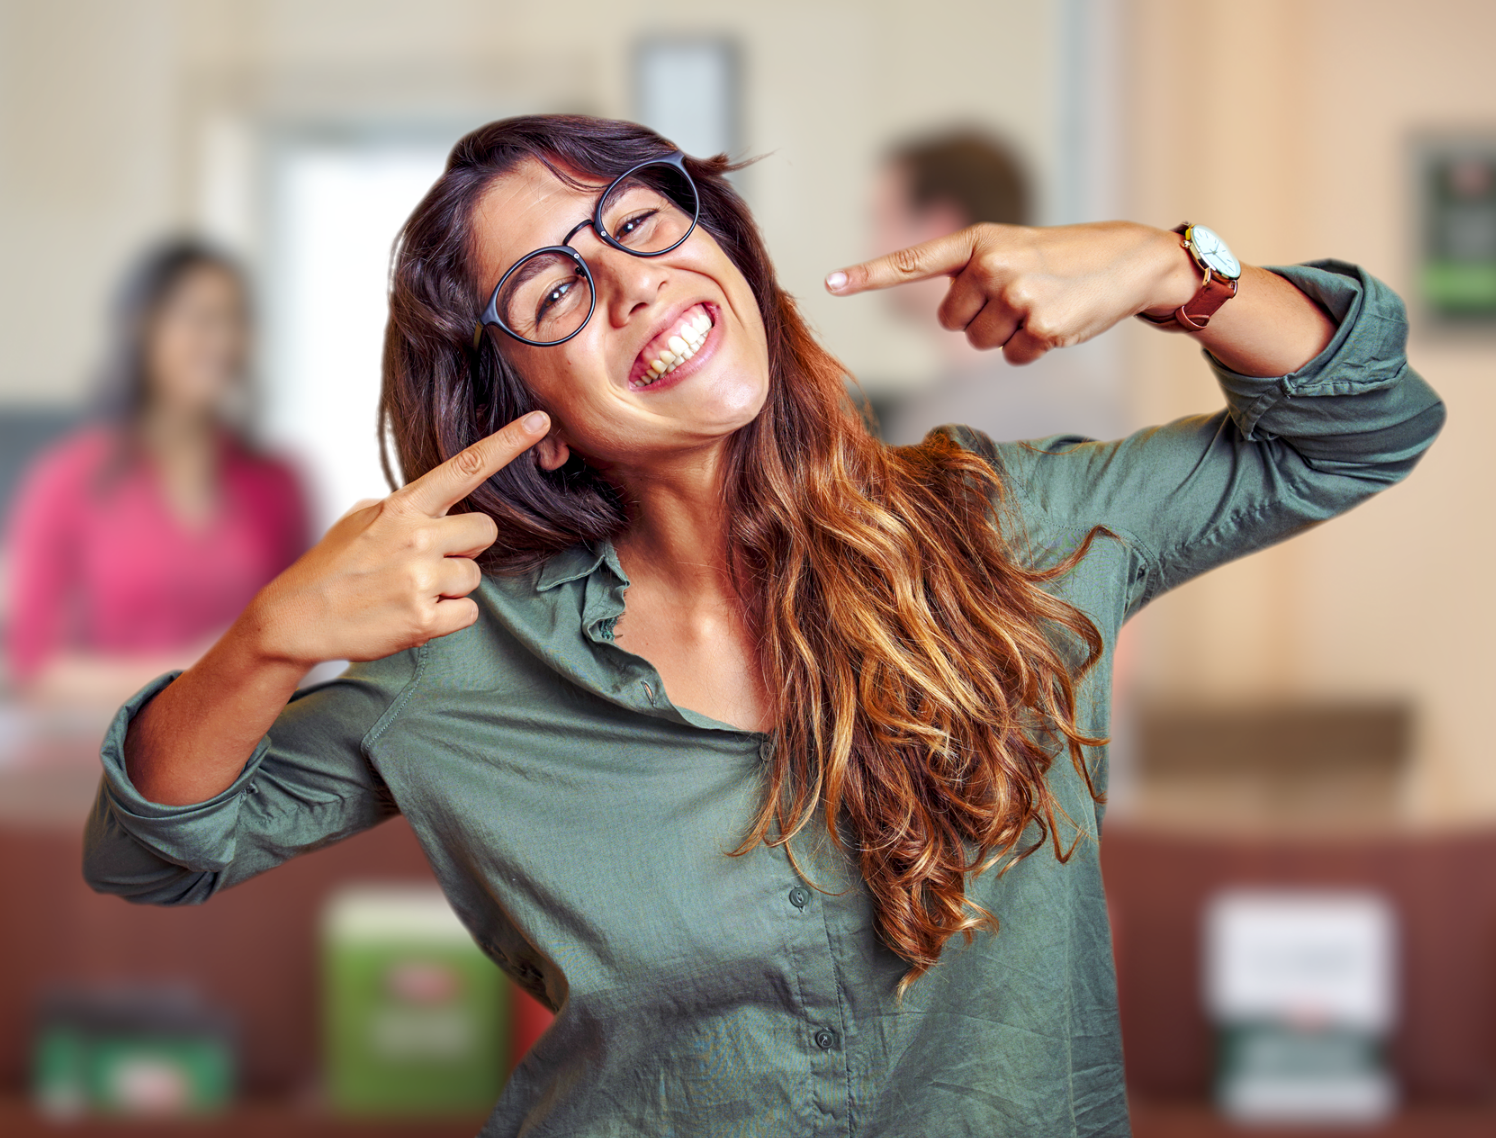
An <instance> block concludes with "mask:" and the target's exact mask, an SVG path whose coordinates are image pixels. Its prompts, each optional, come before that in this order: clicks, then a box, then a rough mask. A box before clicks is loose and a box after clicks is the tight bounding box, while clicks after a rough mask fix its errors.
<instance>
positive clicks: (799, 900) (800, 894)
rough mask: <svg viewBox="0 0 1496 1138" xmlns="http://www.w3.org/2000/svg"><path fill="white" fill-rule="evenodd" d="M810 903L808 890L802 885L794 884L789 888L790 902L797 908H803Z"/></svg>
mask: <svg viewBox="0 0 1496 1138" xmlns="http://www.w3.org/2000/svg"><path fill="white" fill-rule="evenodd" d="M809 903H810V890H809V889H807V888H805V887H804V886H803V885H796V886H795V887H794V888H793V889H791V890H790V904H791V905H793V906H795V908H797V909H803V908H805V906H806V905H808V904H809Z"/></svg>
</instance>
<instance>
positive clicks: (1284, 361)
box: [1146, 231, 1335, 377]
mask: <svg viewBox="0 0 1496 1138" xmlns="http://www.w3.org/2000/svg"><path fill="white" fill-rule="evenodd" d="M1157 256H1158V258H1159V262H1160V273H1159V279H1158V285H1157V288H1156V290H1155V291H1154V293H1153V297H1154V299H1155V303H1154V304H1153V305H1152V306H1150V307H1149V308H1148V309H1146V311H1147V313H1148V314H1149V315H1150V316H1164V315H1167V314H1168V313H1170V312H1172V311H1174V310H1175V309H1176V308H1178V307H1179V306H1180V305H1182V304H1185V303H1186V302H1188V301H1189V300H1190V298H1191V297H1193V296H1194V295H1195V293H1196V291H1198V289H1199V288H1200V277H1201V274H1200V270H1199V268H1197V267H1196V265H1195V263H1194V261H1193V260H1192V259H1191V258H1190V255H1189V254H1188V253H1187V252H1186V251H1185V250H1184V249H1183V248H1182V247H1181V245H1180V243H1179V235H1178V234H1176V233H1173V232H1172V231H1169V232H1163V233H1161V237H1160V244H1159V249H1158V252H1157ZM1166 327H1172V328H1174V329H1178V325H1171V326H1166ZM1190 335H1191V336H1193V337H1194V339H1196V340H1198V341H1199V342H1200V345H1201V346H1202V347H1204V348H1205V349H1206V350H1207V351H1208V352H1210V354H1211V355H1212V356H1214V357H1215V358H1216V359H1217V360H1219V361H1220V362H1221V363H1222V364H1223V365H1224V366H1225V367H1227V368H1229V369H1230V370H1232V371H1234V372H1237V373H1238V374H1240V375H1250V376H1263V377H1268V376H1276V375H1289V374H1291V373H1293V372H1296V371H1298V370H1299V369H1300V368H1302V367H1303V366H1304V365H1305V364H1307V363H1308V362H1309V361H1310V360H1312V359H1314V357H1315V356H1317V355H1319V354H1320V353H1321V352H1322V351H1324V350H1325V348H1326V347H1327V346H1328V345H1329V343H1330V341H1331V340H1332V339H1333V338H1334V336H1335V322H1334V321H1333V320H1331V319H1330V317H1329V316H1328V315H1327V314H1326V313H1325V311H1324V310H1323V309H1322V308H1320V307H1319V305H1317V304H1316V303H1314V301H1312V300H1310V299H1309V298H1308V297H1307V296H1305V295H1304V294H1303V293H1302V292H1300V291H1299V290H1298V289H1297V288H1295V287H1294V286H1293V285H1292V284H1290V283H1289V282H1288V281H1286V280H1284V279H1283V278H1282V277H1280V276H1278V275H1277V274H1276V273H1270V272H1268V271H1267V270H1266V269H1260V268H1257V267H1256V266H1255V265H1243V266H1242V275H1241V283H1240V285H1239V287H1238V289H1237V293H1236V295H1235V296H1234V297H1232V298H1231V299H1230V300H1228V301H1227V302H1226V303H1225V304H1224V305H1222V306H1221V307H1220V308H1219V309H1218V310H1217V311H1216V313H1215V315H1213V316H1212V317H1211V318H1210V323H1209V324H1208V325H1207V326H1206V327H1205V328H1203V329H1202V330H1200V331H1198V332H1191V333H1190Z"/></svg>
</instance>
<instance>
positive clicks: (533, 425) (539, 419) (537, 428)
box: [519, 411, 550, 435]
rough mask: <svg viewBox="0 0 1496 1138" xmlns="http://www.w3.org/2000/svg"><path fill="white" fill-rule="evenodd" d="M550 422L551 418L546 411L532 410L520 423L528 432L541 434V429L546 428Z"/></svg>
mask: <svg viewBox="0 0 1496 1138" xmlns="http://www.w3.org/2000/svg"><path fill="white" fill-rule="evenodd" d="M548 422H550V419H549V418H547V417H546V413H545V412H544V411H531V412H530V413H529V414H528V415H526V416H525V417H524V418H523V419H521V420H520V421H519V425H520V426H521V427H523V428H524V429H525V430H526V431H527V432H529V433H530V434H532V435H534V434H539V433H540V432H541V431H543V430H545V425H546V424H547V423H548Z"/></svg>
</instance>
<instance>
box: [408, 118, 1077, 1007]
mask: <svg viewBox="0 0 1496 1138" xmlns="http://www.w3.org/2000/svg"><path fill="white" fill-rule="evenodd" d="M672 149H673V148H672V147H671V146H670V144H669V143H667V142H666V141H665V140H664V139H662V138H660V137H659V136H658V135H656V134H654V133H653V132H651V131H649V130H646V129H645V128H643V127H640V126H636V125H634V124H632V123H623V122H610V121H605V120H599V119H591V118H582V117H574V116H560V115H546V116H527V117H522V118H514V119H506V120H503V121H501V122H496V123H491V124H489V125H488V126H486V127H483V128H481V129H479V130H477V131H474V132H473V133H472V134H470V135H468V136H467V137H466V138H464V139H462V140H461V141H460V142H458V144H457V146H456V147H455V148H454V149H453V151H452V155H451V158H450V159H449V161H448V164H447V169H446V172H445V173H444V174H443V175H442V177H441V178H440V179H439V180H438V181H437V183H436V185H435V186H434V187H433V188H432V189H431V191H430V192H429V193H428V194H427V196H426V197H425V199H424V200H423V201H422V202H421V204H420V205H419V206H418V207H417V208H416V211H415V213H414V214H412V216H411V218H410V220H409V221H408V222H407V223H406V225H405V228H404V230H403V231H402V233H401V237H400V241H399V245H398V249H397V253H396V257H395V267H394V273H393V280H392V288H391V297H390V322H389V327H388V331H387V334H386V341H385V362H384V389H383V393H382V396H381V402H380V418H381V437H384V436H386V435H388V437H389V438H391V439H392V440H393V442H394V445H395V450H396V453H397V455H398V458H399V463H400V468H401V471H402V472H403V474H404V475H405V477H406V478H415V477H418V476H419V475H421V474H423V473H424V472H425V471H427V470H429V469H431V468H432V467H433V466H435V465H436V464H437V463H439V462H441V461H443V460H445V459H446V458H448V457H449V456H451V455H453V454H455V453H456V452H457V451H459V450H461V449H463V448H464V447H466V446H468V445H469V444H471V443H473V442H476V441H477V440H478V439H480V438H483V437H484V436H486V435H488V434H490V433H492V432H493V431H495V430H497V429H498V428H499V427H501V426H503V425H504V424H505V423H507V422H509V421H511V420H513V419H515V418H517V417H519V416H520V415H523V414H524V413H525V412H527V411H530V410H534V409H535V408H536V407H537V406H538V404H537V403H536V401H535V399H534V397H533V396H532V395H531V394H530V392H529V389H528V388H527V387H526V386H525V384H524V382H523V380H522V378H521V377H520V376H519V375H518V374H517V373H516V372H515V371H514V369H513V368H512V367H511V366H510V365H509V364H508V362H507V361H506V360H505V359H504V357H503V354H502V351H501V343H500V342H499V340H498V339H497V338H496V336H495V335H492V334H491V335H489V336H486V337H485V338H484V339H483V341H482V344H481V346H480V347H479V349H478V350H477V351H476V352H475V351H473V349H472V348H471V341H472V331H473V326H474V323H475V321H476V318H477V314H478V312H479V311H481V309H482V306H483V304H484V303H485V301H486V300H487V295H488V289H489V288H491V287H492V282H487V281H484V280H481V279H479V277H478V274H477V271H476V264H477V260H476V257H475V256H474V250H473V248H472V240H473V238H472V236H471V233H472V225H471V217H472V213H473V210H474V208H475V206H476V204H477V201H478V199H479V198H480V197H481V196H482V194H483V192H484V191H485V190H486V189H487V187H488V186H489V184H490V183H491V182H492V181H493V179H494V178H496V177H498V176H499V175H501V174H503V173H504V172H505V171H507V170H510V169H512V168H513V167H514V166H515V165H516V164H517V163H519V162H522V161H524V160H526V159H535V160H539V161H541V162H543V163H545V164H546V165H547V166H548V167H550V168H551V169H552V170H553V171H555V172H556V173H557V174H558V176H561V177H563V178H567V179H568V180H571V179H575V178H576V177H577V176H578V175H582V176H585V177H587V178H589V179H598V180H603V179H607V178H611V177H613V176H616V175H617V174H619V173H621V172H623V171H624V170H626V169H628V168H629V167H631V166H634V165H636V164H638V163H639V162H641V161H645V160H647V159H650V158H655V157H661V156H663V155H665V154H668V153H670V152H671V150H672ZM687 167H688V169H689V170H690V173H691V176H692V178H693V179H695V181H696V184H697V189H698V192H699V195H700V198H701V219H700V223H699V224H700V225H701V226H702V228H704V229H705V230H706V231H707V232H709V233H710V234H711V235H712V237H713V238H714V239H715V240H716V241H717V243H718V244H719V245H720V246H721V247H722V249H723V250H724V251H725V252H726V254H727V256H728V257H729V258H730V259H731V260H732V262H733V263H734V264H735V265H736V266H737V267H738V269H739V270H740V271H741V272H742V273H743V275H744V277H745V278H746V279H747V281H748V284H749V286H750V287H751V288H752V290H753V293H754V295H755V297H757V299H758V304H759V309H760V312H761V313H762V315H763V321H764V327H765V329H766V331H767V334H768V345H769V371H770V384H769V397H768V401H767V403H766V405H765V406H764V408H763V410H762V411H761V412H760V414H759V415H758V416H757V418H756V419H755V420H754V421H753V422H752V423H750V424H749V425H748V426H746V427H744V428H742V429H741V430H740V431H738V432H737V433H736V434H735V435H734V436H733V437H732V439H731V440H730V441H729V444H728V445H729V461H728V463H727V475H726V486H725V487H724V494H725V497H726V501H727V509H728V515H729V517H731V518H732V519H733V528H732V541H731V550H730V558H731V566H730V567H731V570H732V573H733V579H734V581H735V582H736V585H737V588H738V592H739V595H740V598H741V601H742V603H743V605H744V607H745V610H746V612H747V614H748V617H749V623H750V628H751V629H752V630H753V631H754V633H755V635H756V637H757V642H758V659H759V665H760V667H761V669H762V672H763V677H764V681H765V684H766V687H767V690H768V691H769V692H770V693H771V698H772V699H773V701H774V706H773V711H774V724H775V725H774V728H773V737H774V743H775V746H774V748H773V752H772V755H771V757H770V758H769V759H768V761H767V762H766V771H765V780H766V786H765V793H764V799H763V803H762V806H761V808H760V809H759V811H758V814H757V816H756V817H755V819H754V821H753V824H752V826H751V829H750V832H749V833H748V834H747V835H746V837H745V838H744V840H743V843H742V845H741V846H740V847H739V849H738V850H737V851H736V852H738V853H744V852H747V851H748V850H751V849H753V848H755V847H756V846H758V845H759V844H761V843H767V844H769V845H786V846H787V843H789V841H790V840H791V839H792V838H793V837H794V836H795V835H796V834H798V833H800V832H801V831H802V830H804V829H805V828H806V827H807V826H808V825H809V824H810V823H811V822H812V821H813V820H814V819H815V818H816V817H817V815H819V816H821V817H822V818H823V819H824V824H825V827H826V830H827V832H828V833H829V835H830V837H831V839H832V840H833V841H835V842H836V843H838V845H841V846H843V847H844V848H847V850H848V853H849V855H850V856H852V857H853V858H854V859H855V860H856V862H857V864H858V866H859V868H860V870H861V874H862V877H863V879H864V881H865V882H866V884H867V888H868V890H869V891H870V894H871V896H872V899H873V901H874V903H875V906H876V912H877V923H878V932H879V934H880V936H881V937H882V939H883V941H884V943H885V944H887V945H888V947H889V948H890V949H892V950H893V951H894V952H895V953H897V954H898V955H899V956H900V957H902V958H903V959H904V960H905V961H906V962H907V963H908V965H909V969H908V971H907V973H906V974H905V977H904V980H903V982H902V984H901V987H900V990H901V991H902V990H903V988H904V987H906V986H907V985H908V984H909V983H911V982H912V981H913V980H914V979H916V978H917V977H918V976H919V975H921V974H922V973H923V972H925V971H926V970H927V969H929V968H930V967H931V966H932V965H934V964H935V963H936V962H937V960H938V959H939V957H940V953H941V950H942V949H943V947H944V946H945V944H946V942H947V941H948V940H950V939H951V938H952V937H953V936H956V935H958V934H960V935H962V936H964V937H965V939H967V940H970V939H971V938H972V936H973V935H974V933H975V932H976V931H977V930H979V929H982V928H990V929H993V930H995V929H996V927H997V922H996V919H995V918H994V917H993V916H992V914H991V913H989V912H987V911H986V910H985V909H983V908H981V907H980V906H978V905H976V904H975V903H974V902H973V901H972V900H971V899H970V898H969V897H968V896H967V886H968V882H969V881H970V879H971V878H972V877H973V876H974V875H975V874H978V873H981V872H984V871H986V870H988V869H991V868H992V867H993V866H994V865H996V864H997V863H998V862H1000V861H1003V862H1006V863H1008V864H1011V860H1013V859H1016V858H1019V857H1023V856H1027V855H1028V854H1029V853H1032V852H1033V851H1034V850H1035V849H1038V848H1039V847H1041V846H1043V845H1045V844H1046V843H1052V844H1053V846H1054V850H1055V854H1056V856H1058V857H1060V858H1061V859H1064V858H1066V857H1068V856H1069V848H1066V847H1065V846H1064V844H1063V843H1062V841H1061V839H1060V835H1059V824H1058V818H1059V817H1061V816H1062V812H1061V810H1060V807H1059V804H1058V802H1057V800H1056V798H1055V796H1054V794H1053V792H1052V791H1051V789H1050V786H1049V783H1048V779H1047V775H1048V772H1049V769H1050V766H1051V764H1052V763H1053V762H1054V760H1055V757H1056V755H1058V754H1059V753H1060V752H1061V751H1063V752H1065V753H1067V754H1068V756H1069V759H1070V761H1071V762H1072V763H1073V764H1074V765H1075V767H1076V769H1077V771H1079V773H1080V775H1081V777H1082V778H1083V779H1084V781H1085V783H1086V785H1087V787H1088V788H1090V789H1091V792H1092V794H1093V796H1095V794H1096V792H1095V788H1094V785H1093V783H1092V781H1091V777H1090V771H1089V768H1088V765H1087V763H1086V759H1085V748H1086V747H1089V746H1097V745H1100V744H1101V743H1102V742H1104V740H1101V739H1096V738H1091V737H1088V736H1087V735H1085V734H1084V733H1083V732H1082V731H1081V730H1080V729H1079V727H1078V725H1077V722H1076V696H1075V686H1076V684H1077V683H1078V682H1079V680H1080V679H1081V677H1082V676H1083V675H1084V674H1085V672H1086V671H1087V670H1088V669H1090V668H1091V667H1092V666H1093V665H1094V663H1095V662H1096V660H1097V659H1098V658H1099V657H1100V654H1101V650H1102V644H1101V636H1100V634H1099V632H1098V631H1097V630H1096V627H1095V625H1094V624H1093V623H1092V622H1091V621H1090V620H1089V619H1087V618H1086V617H1085V616H1084V614H1082V613H1081V612H1080V611H1079V610H1077V609H1076V608H1074V607H1073V606H1071V605H1069V604H1066V603H1064V602H1063V601H1060V600H1058V599H1056V598H1055V597H1053V596H1051V595H1050V594H1049V593H1048V592H1046V591H1045V588H1044V586H1045V584H1046V583H1047V582H1049V581H1051V580H1053V579H1054V578H1055V577H1057V576H1059V575H1060V574H1063V573H1064V572H1066V571H1068V570H1069V569H1070V568H1072V567H1073V566H1074V565H1075V564H1076V563H1077V562H1078V561H1079V560H1080V559H1081V558H1083V557H1084V556H1085V555H1086V553H1087V552H1088V551H1089V549H1090V544H1091V540H1092V538H1094V536H1095V534H1094V533H1093V534H1092V535H1091V538H1088V539H1087V540H1086V542H1085V543H1084V544H1083V545H1082V546H1081V547H1080V548H1079V549H1077V550H1076V551H1075V552H1074V553H1073V554H1072V555H1071V556H1070V557H1068V558H1067V559H1065V561H1064V562H1062V563H1061V564H1059V565H1058V566H1055V567H1053V568H1050V569H1047V570H1042V571H1040V570H1034V569H1030V568H1025V567H1024V566H1023V564H1022V563H1021V561H1020V559H1019V557H1018V556H1017V554H1016V551H1015V550H1014V549H1013V548H1011V546H1010V544H1009V542H1008V539H1007V538H1006V536H1005V533H1004V526H1003V525H1002V524H1000V523H1001V517H1002V512H1003V485H1002V480H1001V477H1000V475H999V473H998V472H997V471H996V470H994V468H993V467H992V466H991V465H989V464H988V463H987V462H986V461H984V460H983V459H982V458H981V457H979V456H978V455H977V454H975V453H973V452H972V451H969V450H967V449H965V448H963V447H961V446H959V445H958V444H957V443H956V442H954V441H953V440H951V439H949V438H947V437H945V436H943V435H939V434H935V435H931V436H930V437H929V438H927V439H926V440H925V441H924V442H923V443H922V444H920V445H919V446H915V447H898V448H891V447H886V446H884V445H883V444H882V443H880V442H879V441H878V440H876V439H875V438H873V437H872V436H871V435H870V434H869V433H868V431H867V428H866V425H865V424H864V423H863V422H862V420H861V419H860V418H859V416H858V415H857V412H856V410H855V409H854V408H853V406H852V404H851V401H850V400H849V398H848V396H847V391H846V386H845V376H846V374H847V373H846V370H845V369H844V368H843V367H842V366H841V365H840V364H839V363H838V362H837V361H836V360H835V359H834V358H833V357H832V356H831V355H830V354H829V353H827V352H826V350H825V349H824V348H822V347H821V346H820V345H819V344H818V343H817V342H816V340H815V338H814V337H813V336H812V335H811V333H810V330H809V329H808V328H807V326H806V324H805V321H804V320H803V318H802V317H801V316H800V314H799V312H798V310H797V309H796V307H795V303H794V301H793V299H792V298H791V297H790V296H789V295H788V294H787V293H785V292H784V291H783V290H782V289H781V288H780V287H779V286H778V284H777V283H776V281H775V278H774V272H773V267H772V266H771V264H770V262H769V257H768V253H767V250H766V249H765V246H764V243H763V240H762V238H761V237H760V235H759V233H758V230H757V228H756V227H755V225H754V223H753V220H752V218H751V216H750V215H749V212H748V209H747V207H746V205H744V203H743V201H742V200H741V198H739V197H738V195H737V193H736V192H735V191H734V190H733V188H732V186H731V184H730V183H729V182H728V181H727V179H726V177H725V175H726V174H727V173H728V172H729V171H730V169H731V168H732V167H731V166H730V165H729V163H728V161H727V159H726V157H725V156H718V157H717V158H713V159H708V160H696V159H687ZM386 473H387V474H388V473H390V472H389V467H388V464H386ZM391 481H392V484H393V477H392V478H391ZM463 508H466V509H472V510H480V511H482V512H484V513H487V514H490V515H492V516H493V518H494V519H495V520H496V521H497V522H498V523H499V532H500V534H501V535H502V537H501V538H500V542H499V544H498V545H496V546H495V547H493V548H492V549H490V550H489V551H488V553H487V554H486V555H485V556H484V559H483V567H484V569H485V571H487V572H490V573H496V574H514V573H521V572H525V571H528V570H531V569H533V568H535V567H536V566H537V565H539V564H540V563H541V562H543V561H544V560H545V559H546V558H548V557H550V556H552V555H553V554H555V553H558V552H560V551H561V550H563V549H566V548H568V547H570V546H572V545H574V544H576V543H578V542H598V541H602V540H605V539H612V538H614V537H616V536H618V535H619V534H620V533H621V532H622V531H623V530H624V529H625V528H626V526H627V518H626V515H625V512H624V509H623V506H622V504H621V501H620V498H619V494H618V492H617V490H616V488H614V487H612V486H610V485H608V484H607V483H606V482H605V481H604V480H603V479H602V478H600V477H599V476H598V475H597V474H596V473H595V472H594V471H592V470H591V468H589V467H588V466H587V465H586V464H585V462H584V461H582V460H581V459H580V458H575V457H574V458H573V460H572V461H571V462H569V463H568V464H567V465H566V466H564V467H562V468H561V469H560V470H557V471H553V472H546V471H543V470H541V469H540V467H539V466H538V465H536V464H534V463H529V462H515V463H511V464H510V465H509V466H508V467H506V468H505V469H504V470H502V471H500V472H499V474H497V475H496V476H495V477H494V478H492V479H491V480H489V482H487V483H486V484H485V485H484V486H482V487H481V488H479V489H478V490H477V491H475V492H474V493H473V495H472V496H471V497H470V498H469V499H468V500H467V502H465V503H464V505H463ZM1067 642H1068V643H1067ZM1067 651H1069V652H1070V655H1071V656H1073V657H1075V658H1076V660H1078V662H1074V661H1067ZM787 848H788V847H787ZM1071 848H1073V847H1071Z"/></svg>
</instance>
